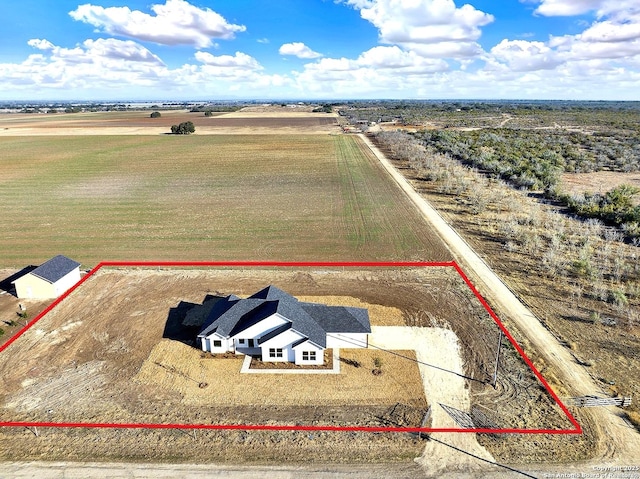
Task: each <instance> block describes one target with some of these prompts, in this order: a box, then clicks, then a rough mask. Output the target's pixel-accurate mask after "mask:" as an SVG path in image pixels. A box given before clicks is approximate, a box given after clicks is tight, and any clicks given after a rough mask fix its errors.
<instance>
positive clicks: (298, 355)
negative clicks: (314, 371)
mask: <svg viewBox="0 0 640 479" xmlns="http://www.w3.org/2000/svg"><path fill="white" fill-rule="evenodd" d="M293 349H294V352H295V363H296V364H298V365H301V366H302V365H305V364H311V365H322V364H323V363H324V349H322V348H319V347H317V346H316V345H314V344H311V343H310V342H309V341H305V342H304V343H302V344H299V345H298V346H296V347H295V348H293ZM305 351H307V352H312V351H313V352H315V353H316V360H315V361H305V360H303V359H302V353H303V352H305Z"/></svg>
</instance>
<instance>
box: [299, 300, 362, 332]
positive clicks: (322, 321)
mask: <svg viewBox="0 0 640 479" xmlns="http://www.w3.org/2000/svg"><path fill="white" fill-rule="evenodd" d="M300 306H301V307H302V308H303V309H304V310H305V311H307V312H308V313H309V315H311V316H312V317H313V318H314V319H315V320H316V321H317V323H318V324H319V325H320V326H321V327H322V329H323V330H325V331H326V332H327V333H370V332H371V325H370V323H369V315H368V314H367V310H366V309H363V308H351V307H345V306H327V305H325V304H317V303H300Z"/></svg>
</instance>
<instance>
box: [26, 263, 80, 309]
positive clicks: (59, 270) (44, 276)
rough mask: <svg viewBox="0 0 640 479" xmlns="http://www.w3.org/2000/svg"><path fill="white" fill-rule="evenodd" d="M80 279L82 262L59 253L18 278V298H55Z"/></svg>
mask: <svg viewBox="0 0 640 479" xmlns="http://www.w3.org/2000/svg"><path fill="white" fill-rule="evenodd" d="M78 281H80V263H78V262H76V261H73V260H72V259H69V258H67V257H66V256H62V255H58V256H56V257H54V258H51V259H50V260H49V261H47V262H45V263H42V264H41V265H40V266H38V267H37V268H36V269H34V270H33V271H31V272H29V273H27V274H25V275H24V276H21V277H20V278H18V279H16V280H15V281H14V282H13V284H14V285H15V287H16V294H17V296H18V298H22V299H55V298H57V297H59V296H61V295H62V294H64V293H65V292H66V291H67V290H68V289H69V288H71V287H72V286H73V285H74V284H76V283H77V282H78Z"/></svg>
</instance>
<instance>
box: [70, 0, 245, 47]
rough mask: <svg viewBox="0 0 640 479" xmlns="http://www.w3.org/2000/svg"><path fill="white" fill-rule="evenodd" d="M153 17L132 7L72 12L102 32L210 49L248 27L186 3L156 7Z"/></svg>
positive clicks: (84, 7) (86, 6) (178, 0)
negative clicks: (215, 42)
mask: <svg viewBox="0 0 640 479" xmlns="http://www.w3.org/2000/svg"><path fill="white" fill-rule="evenodd" d="M151 10H152V11H153V12H154V13H155V15H149V14H147V13H144V12H141V11H139V10H133V11H132V10H130V9H129V8H128V7H108V8H104V7H101V6H96V5H91V4H84V5H80V6H79V7H78V8H77V9H76V10H73V11H71V12H69V15H71V17H72V18H74V19H75V20H78V21H82V22H84V23H88V24H90V25H93V26H95V27H96V28H97V29H98V30H100V31H104V32H106V33H109V34H112V35H120V36H125V37H130V38H134V39H137V40H143V41H149V42H155V43H159V44H163V45H194V46H196V47H198V48H207V47H210V46H212V45H213V41H212V39H216V38H220V39H225V40H228V39H232V38H234V36H235V33H236V32H243V31H245V30H246V27H245V26H243V25H234V24H231V23H229V22H227V20H225V19H224V18H223V17H222V16H221V15H220V14H218V13H216V12H214V11H213V10H211V9H209V8H204V9H201V8H197V7H195V6H193V5H191V4H190V3H189V2H187V1H185V0H166V3H165V4H164V5H161V4H154V5H152V6H151Z"/></svg>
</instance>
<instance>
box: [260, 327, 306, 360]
mask: <svg viewBox="0 0 640 479" xmlns="http://www.w3.org/2000/svg"><path fill="white" fill-rule="evenodd" d="M303 337H304V336H302V335H301V334H300V333H297V332H296V331H293V330H291V329H288V330H287V331H284V332H282V333H280V334H278V335H277V336H276V337H275V338H271V339H270V340H269V341H266V342H264V343H262V344H261V345H260V349H261V350H262V360H263V361H269V362H274V363H276V362H286V361H288V362H294V361H295V360H296V355H295V351H294V350H293V349H292V348H291V345H292V344H293V343H295V342H298V341H300V340H301V339H302V338H303ZM271 348H275V349H282V357H281V358H272V357H271V356H270V355H269V349H271Z"/></svg>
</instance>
